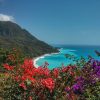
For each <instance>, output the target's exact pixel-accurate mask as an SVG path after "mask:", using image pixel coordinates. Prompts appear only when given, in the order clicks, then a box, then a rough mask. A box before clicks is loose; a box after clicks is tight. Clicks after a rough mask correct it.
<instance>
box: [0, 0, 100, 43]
mask: <svg viewBox="0 0 100 100" xmlns="http://www.w3.org/2000/svg"><path fill="white" fill-rule="evenodd" d="M0 20H2V21H14V22H16V23H18V24H19V25H21V26H22V27H23V28H25V29H27V30H28V31H29V32H31V33H32V34H33V35H34V36H36V37H37V38H38V39H40V40H43V41H45V42H47V43H49V44H80V45H100V0H0Z"/></svg>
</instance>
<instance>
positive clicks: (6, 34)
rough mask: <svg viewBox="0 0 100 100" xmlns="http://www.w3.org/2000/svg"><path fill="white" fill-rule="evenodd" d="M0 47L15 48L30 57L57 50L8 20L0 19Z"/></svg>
mask: <svg viewBox="0 0 100 100" xmlns="http://www.w3.org/2000/svg"><path fill="white" fill-rule="evenodd" d="M0 48H7V49H8V48H9V49H11V48H17V49H19V50H20V51H22V53H23V54H24V55H27V56H31V57H35V56H40V55H42V54H45V53H52V52H57V49H55V48H53V47H52V46H50V45H48V44H46V43H45V42H43V41H40V40H38V39H37V38H35V37H34V36H33V35H31V34H30V33H29V32H28V31H27V30H25V29H22V28H21V27H20V26H19V25H17V24H16V23H12V22H9V21H8V22H5V21H0Z"/></svg>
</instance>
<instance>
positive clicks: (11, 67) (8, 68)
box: [3, 64, 14, 70]
mask: <svg viewBox="0 0 100 100" xmlns="http://www.w3.org/2000/svg"><path fill="white" fill-rule="evenodd" d="M3 67H4V68H6V69H7V70H13V69H14V67H13V66H9V65H8V64H3Z"/></svg>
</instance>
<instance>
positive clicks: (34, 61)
mask: <svg viewBox="0 0 100 100" xmlns="http://www.w3.org/2000/svg"><path fill="white" fill-rule="evenodd" d="M58 53H59V52H58ZM58 53H50V54H44V55H42V56H39V57H35V58H33V64H34V66H35V67H36V68H38V67H39V66H38V65H37V61H38V60H39V59H41V58H44V57H45V56H51V55H55V54H58Z"/></svg>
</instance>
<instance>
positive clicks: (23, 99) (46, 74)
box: [2, 55, 100, 100]
mask: <svg viewBox="0 0 100 100" xmlns="http://www.w3.org/2000/svg"><path fill="white" fill-rule="evenodd" d="M7 59H9V60H8V62H7V61H6V62H5V63H3V64H2V66H3V68H4V69H5V72H6V75H7V76H6V78H3V79H4V80H3V81H4V82H3V84H5V85H4V88H3V95H2V98H4V99H5V100H9V99H10V100H99V99H100V95H99V94H100V61H96V60H94V59H91V60H89V61H87V62H85V63H82V61H81V62H80V63H82V64H79V62H78V64H76V65H70V66H63V67H62V68H55V69H53V70H49V69H48V67H47V66H48V64H47V63H46V65H44V67H38V68H36V67H35V66H34V65H33V60H32V59H25V60H24V61H23V63H22V62H20V61H21V60H19V58H18V57H17V56H14V55H13V57H12V56H10V57H9V56H8V58H7ZM16 59H17V60H16ZM78 65H80V66H81V67H80V66H78ZM3 77H4V76H3Z"/></svg>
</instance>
